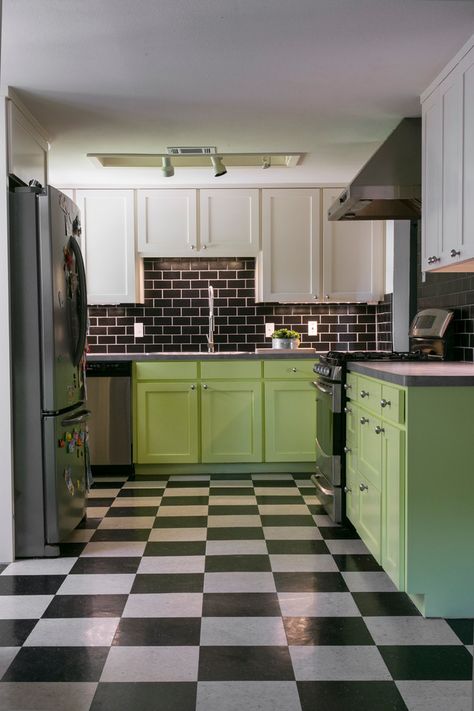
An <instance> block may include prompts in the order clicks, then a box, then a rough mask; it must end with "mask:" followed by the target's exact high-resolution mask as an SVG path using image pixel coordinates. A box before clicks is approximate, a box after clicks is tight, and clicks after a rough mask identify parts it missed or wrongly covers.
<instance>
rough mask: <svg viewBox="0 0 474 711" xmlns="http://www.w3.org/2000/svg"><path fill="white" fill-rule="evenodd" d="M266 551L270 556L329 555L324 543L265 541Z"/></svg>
mask: <svg viewBox="0 0 474 711" xmlns="http://www.w3.org/2000/svg"><path fill="white" fill-rule="evenodd" d="M267 549H268V552H269V553H271V554H287V553H289V554H291V553H295V554H300V555H301V554H306V555H307V554H310V553H316V554H318V553H329V548H328V547H327V545H326V544H325V542H324V541H293V540H291V541H267Z"/></svg>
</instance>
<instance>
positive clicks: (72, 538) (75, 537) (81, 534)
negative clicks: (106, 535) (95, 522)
mask: <svg viewBox="0 0 474 711" xmlns="http://www.w3.org/2000/svg"><path fill="white" fill-rule="evenodd" d="M94 531H95V529H94V528H78V529H76V530H75V531H73V532H72V533H70V534H69V536H68V537H67V538H66V539H65V540H64V543H88V542H89V541H90V539H91V538H92V536H93V535H94Z"/></svg>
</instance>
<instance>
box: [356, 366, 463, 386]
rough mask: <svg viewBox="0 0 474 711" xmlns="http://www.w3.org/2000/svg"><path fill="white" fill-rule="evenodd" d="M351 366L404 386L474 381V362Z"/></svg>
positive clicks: (456, 383) (451, 384)
mask: <svg viewBox="0 0 474 711" xmlns="http://www.w3.org/2000/svg"><path fill="white" fill-rule="evenodd" d="M347 367H348V370H351V371H352V372H354V373H360V374H361V375H368V376H371V377H373V378H379V379H380V380H385V381H387V382H389V383H395V384H396V385H404V386H414V385H415V386H422V387H460V386H466V385H471V386H472V385H474V363H459V362H456V363H453V362H447V361H443V362H439V361H436V362H434V361H422V362H420V363H413V362H388V363H387V362H383V361H380V362H371V363H362V362H360V363H348V366H347Z"/></svg>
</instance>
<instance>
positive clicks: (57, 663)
mask: <svg viewBox="0 0 474 711" xmlns="http://www.w3.org/2000/svg"><path fill="white" fill-rule="evenodd" d="M108 652H109V648H108V647H22V648H21V649H20V651H19V652H18V654H17V655H16V657H15V659H14V660H13V662H12V663H11V664H10V666H9V667H8V669H7V671H6V672H5V674H4V675H3V677H2V681H99V678H100V675H101V673H102V669H103V666H104V664H105V660H106V659H107V654H108Z"/></svg>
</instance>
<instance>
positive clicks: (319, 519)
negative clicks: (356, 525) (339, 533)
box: [313, 514, 340, 528]
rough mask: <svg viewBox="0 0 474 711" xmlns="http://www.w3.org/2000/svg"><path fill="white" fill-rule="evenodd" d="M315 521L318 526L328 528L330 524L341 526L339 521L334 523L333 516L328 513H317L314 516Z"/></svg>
mask: <svg viewBox="0 0 474 711" xmlns="http://www.w3.org/2000/svg"><path fill="white" fill-rule="evenodd" d="M313 518H314V522H315V524H316V526H321V527H322V528H326V527H328V526H339V525H340V524H339V523H334V521H333V520H332V518H329V516H327V515H326V514H316V515H315V516H313Z"/></svg>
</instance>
